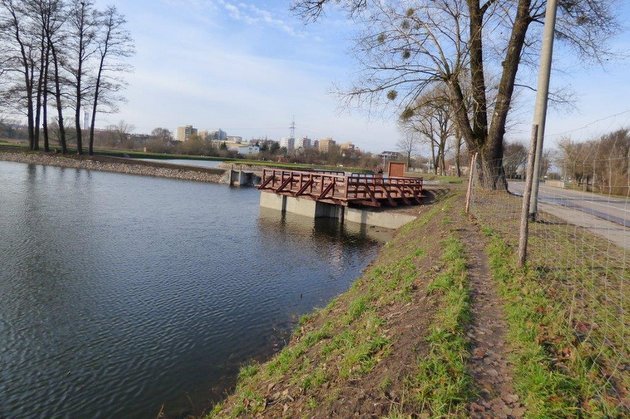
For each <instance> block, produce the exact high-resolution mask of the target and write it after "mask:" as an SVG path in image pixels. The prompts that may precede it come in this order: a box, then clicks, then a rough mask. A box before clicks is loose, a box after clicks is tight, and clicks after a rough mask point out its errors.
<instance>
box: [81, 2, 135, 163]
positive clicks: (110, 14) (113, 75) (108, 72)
mask: <svg viewBox="0 0 630 419" xmlns="http://www.w3.org/2000/svg"><path fill="white" fill-rule="evenodd" d="M126 23H127V21H126V20H125V18H124V17H123V16H121V15H120V14H119V13H118V11H117V10H116V8H115V7H113V6H110V7H108V8H107V9H106V10H105V11H104V12H103V13H101V14H100V16H99V30H98V33H97V38H96V42H97V45H98V47H97V57H98V65H97V70H96V77H95V80H94V95H93V100H92V116H91V123H90V138H89V147H88V154H90V155H92V154H94V125H95V122H96V113H97V110H98V109H99V106H100V107H101V108H103V109H104V108H107V109H109V110H112V111H113V110H115V109H116V102H117V101H120V100H122V98H121V97H120V96H117V95H116V94H117V92H119V91H120V89H121V88H122V87H123V86H124V85H125V83H124V81H123V80H122V79H121V78H120V74H121V73H122V72H124V71H127V70H128V66H127V65H125V63H124V61H121V60H122V59H124V58H128V57H130V56H131V55H132V54H133V52H134V49H133V41H132V39H131V36H130V35H129V32H128V31H127V29H126V28H125V24H126Z"/></svg>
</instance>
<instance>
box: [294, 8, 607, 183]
mask: <svg viewBox="0 0 630 419" xmlns="http://www.w3.org/2000/svg"><path fill="white" fill-rule="evenodd" d="M330 2H331V0H297V2H296V4H295V5H294V10H295V11H296V12H297V13H298V14H299V15H301V16H303V17H305V18H306V19H317V18H318V17H319V16H320V14H321V12H322V10H323V8H324V7H325V5H326V4H328V3H330ZM340 2H341V4H342V5H343V6H344V7H345V8H346V10H348V11H349V12H350V15H351V17H352V18H353V19H354V20H355V22H357V23H359V24H360V25H361V27H362V28H363V29H364V31H363V33H362V34H361V35H360V37H359V39H358V41H357V55H358V57H359V60H360V63H361V66H362V67H363V69H364V74H361V76H360V77H359V82H358V83H357V84H356V85H355V86H353V87H351V88H350V89H349V90H348V91H347V92H346V94H347V95H348V97H350V98H356V99H357V100H359V101H362V102H363V103H365V104H367V105H369V106H372V105H373V104H374V103H379V102H380V101H381V100H382V99H383V98H387V99H388V100H390V101H392V102H395V103H396V104H397V105H398V106H400V107H401V108H405V107H407V106H409V104H412V103H413V102H415V100H416V99H417V98H418V97H420V96H421V95H422V93H423V92H424V91H425V90H427V89H430V88H432V87H434V86H435V85H440V84H442V85H445V86H446V87H447V88H448V92H449V100H450V102H451V107H452V111H453V114H454V117H455V121H456V124H457V126H458V130H459V133H460V135H461V136H462V137H463V138H464V140H465V142H466V145H467V146H468V149H469V151H470V152H479V156H480V158H479V165H480V169H481V170H479V171H478V173H479V176H480V180H481V183H482V185H484V186H485V187H487V188H492V189H497V188H506V187H507V184H506V181H505V175H504V172H503V165H502V158H503V136H504V134H505V127H506V122H507V118H508V113H509V110H510V108H511V105H512V96H513V94H514V90H515V88H516V87H517V85H518V83H517V72H518V70H519V68H520V67H521V64H522V63H523V62H524V63H527V62H528V60H529V59H530V57H531V54H532V53H533V52H534V51H536V49H535V48H532V47H535V46H536V45H537V44H536V42H535V41H534V39H533V38H529V39H528V34H529V33H530V32H531V31H530V27H537V28H539V27H540V26H536V24H540V23H543V21H544V12H545V0H485V1H479V0H417V1H409V2H399V3H389V2H387V3H386V2H385V1H383V0H345V1H343V0H342V1H340ZM610 4H611V1H609V0H566V1H560V5H559V11H558V23H557V30H556V32H557V35H558V39H559V40H562V41H565V42H567V43H568V44H570V45H572V46H573V47H575V49H576V50H577V51H578V53H580V54H581V55H582V56H584V57H595V58H596V59H598V58H600V57H602V51H603V46H604V45H605V44H606V41H607V40H608V38H610V36H611V35H612V34H614V33H615V32H616V31H617V30H618V25H617V23H616V21H615V16H614V15H613V13H611V10H610V9H611V8H610ZM489 68H496V69H499V70H500V77H499V82H498V84H497V86H496V95H494V98H493V99H492V100H491V99H490V98H489V97H488V91H489V89H488V84H487V79H486V71H487V70H488V69H489ZM465 83H469V84H470V98H469V99H470V100H468V98H467V97H466V95H465V90H466V89H464V84H465Z"/></svg>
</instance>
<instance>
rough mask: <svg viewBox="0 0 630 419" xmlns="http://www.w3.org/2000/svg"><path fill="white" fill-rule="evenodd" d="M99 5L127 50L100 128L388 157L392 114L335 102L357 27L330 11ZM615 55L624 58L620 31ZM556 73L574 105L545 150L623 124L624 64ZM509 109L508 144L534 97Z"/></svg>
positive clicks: (184, 1)
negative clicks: (112, 9) (114, 103)
mask: <svg viewBox="0 0 630 419" xmlns="http://www.w3.org/2000/svg"><path fill="white" fill-rule="evenodd" d="M627 3H630V2H625V1H622V2H620V4H622V7H621V8H620V9H619V16H620V21H621V22H628V21H630V5H629V4H627ZM97 4H98V5H99V6H102V5H105V4H113V5H115V6H116V7H117V8H118V9H119V11H120V12H121V13H122V14H124V15H125V16H126V18H127V20H128V28H129V30H130V31H131V34H132V36H133V38H134V40H135V44H136V54H135V56H134V57H133V58H132V59H131V64H132V65H133V67H134V70H133V72H132V73H129V74H127V75H126V78H127V81H128V83H129V85H128V87H127V90H126V94H125V96H126V98H127V102H126V103H124V104H122V105H121V106H120V111H119V112H118V113H117V114H111V115H102V116H100V120H97V123H96V125H97V126H98V127H104V126H106V125H109V124H115V123H117V122H118V121H120V120H124V121H125V122H127V123H129V124H132V125H133V126H134V127H135V128H134V132H135V133H149V132H150V131H151V130H152V129H153V128H156V127H164V128H168V129H170V130H172V131H175V130H176V128H177V126H182V125H193V126H195V127H196V128H198V129H200V130H202V129H207V130H216V129H219V128H221V129H223V130H224V131H226V132H227V133H228V135H238V136H242V137H243V138H245V139H250V138H253V137H256V138H258V137H264V136H268V137H269V138H273V139H279V138H280V137H285V136H289V133H290V130H289V126H290V125H291V122H292V120H293V119H294V120H295V126H296V129H295V135H296V137H302V136H309V137H310V138H313V139H319V138H322V137H333V138H334V139H335V140H336V141H338V142H346V141H351V142H352V143H354V144H355V145H357V146H358V147H360V148H361V149H364V150H368V151H374V152H380V151H382V150H395V149H396V142H397V141H398V140H399V138H400V136H401V134H400V132H399V131H398V129H397V126H396V123H395V120H396V111H395V110H394V109H387V108H381V109H376V110H372V111H370V112H368V111H367V110H365V109H348V108H346V107H344V106H343V105H342V101H341V100H340V98H339V97H338V95H337V94H336V93H335V91H336V86H347V85H348V84H349V83H350V82H351V81H352V80H353V79H354V77H355V76H356V74H357V71H358V66H357V63H356V62H355V60H354V59H353V56H352V54H351V49H352V46H353V36H354V30H355V28H354V27H353V25H352V24H351V23H350V22H349V21H348V20H347V19H346V18H345V16H344V14H343V13H341V12H339V11H336V10H330V11H329V12H328V13H327V14H326V15H325V16H324V17H323V18H322V19H320V20H319V21H318V22H315V23H310V24H305V23H304V22H303V21H301V20H300V19H299V18H298V17H296V16H294V15H293V14H292V12H291V11H290V10H289V7H290V1H289V0H285V1H278V0H272V1H251V0H249V1H248V0H133V1H131V0H110V1H105V0H97ZM614 47H615V48H616V49H617V50H619V51H626V52H627V51H630V32H629V31H628V30H627V29H626V30H625V31H624V33H623V34H622V35H621V36H619V37H617V38H616V39H615V42H614ZM559 56H560V57H562V56H563V54H562V51H560V54H559ZM554 64H555V63H554ZM558 67H559V68H558V69H557V70H555V71H554V72H553V73H552V80H551V86H552V88H554V87H558V86H561V87H563V88H564V87H568V88H569V89H571V91H573V92H574V97H575V99H576V102H575V107H574V109H573V110H567V109H555V108H552V109H550V111H549V114H548V119H547V130H546V132H547V134H546V146H548V147H553V145H554V144H555V143H556V142H557V141H558V140H559V139H560V138H562V137H564V136H571V138H573V139H575V140H584V139H589V138H593V137H594V136H597V135H600V134H603V133H605V132H608V131H610V130H612V129H617V128H621V127H630V100H628V98H629V97H630V83H629V81H630V60H622V59H619V60H616V61H614V62H612V63H608V64H607V65H606V67H605V68H602V67H601V66H590V67H585V66H583V65H582V63H580V62H579V61H575V62H571V60H570V59H569V60H563V63H562V65H559V66H558ZM519 104H520V105H521V106H520V107H519V110H518V112H516V113H515V115H514V119H515V125H514V126H513V127H511V128H510V130H509V132H508V134H507V138H508V139H509V140H513V141H522V142H526V141H527V140H528V137H529V132H530V128H529V127H530V126H531V120H532V113H533V94H532V93H527V92H525V93H524V94H523V95H522V96H521V99H519ZM616 114H618V115H617V116H612V115H616Z"/></svg>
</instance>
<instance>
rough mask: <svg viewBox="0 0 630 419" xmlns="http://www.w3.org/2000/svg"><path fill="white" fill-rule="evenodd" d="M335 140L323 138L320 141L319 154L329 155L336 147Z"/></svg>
mask: <svg viewBox="0 0 630 419" xmlns="http://www.w3.org/2000/svg"><path fill="white" fill-rule="evenodd" d="M336 144H337V143H335V140H333V139H332V138H330V137H329V138H322V139H321V140H319V144H318V145H319V152H320V153H328V152H330V151H331V150H332V149H333V148H334V147H335V145H336Z"/></svg>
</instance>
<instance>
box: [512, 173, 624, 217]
mask: <svg viewBox="0 0 630 419" xmlns="http://www.w3.org/2000/svg"><path fill="white" fill-rule="evenodd" d="M524 186H525V183H524V182H514V181H510V183H509V187H508V188H509V190H510V192H513V193H515V194H517V195H522V194H523V188H524ZM538 202H543V203H546V204H554V205H561V206H563V207H567V208H572V209H575V210H578V211H581V212H585V213H587V214H590V215H594V216H595V217H598V218H601V219H603V220H607V221H611V222H613V223H615V224H619V225H622V226H624V227H630V200H628V199H627V198H624V197H609V196H606V195H598V194H594V193H590V192H580V191H574V190H571V189H561V188H554V187H552V186H546V185H544V184H541V185H540V188H539V192H538Z"/></svg>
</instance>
